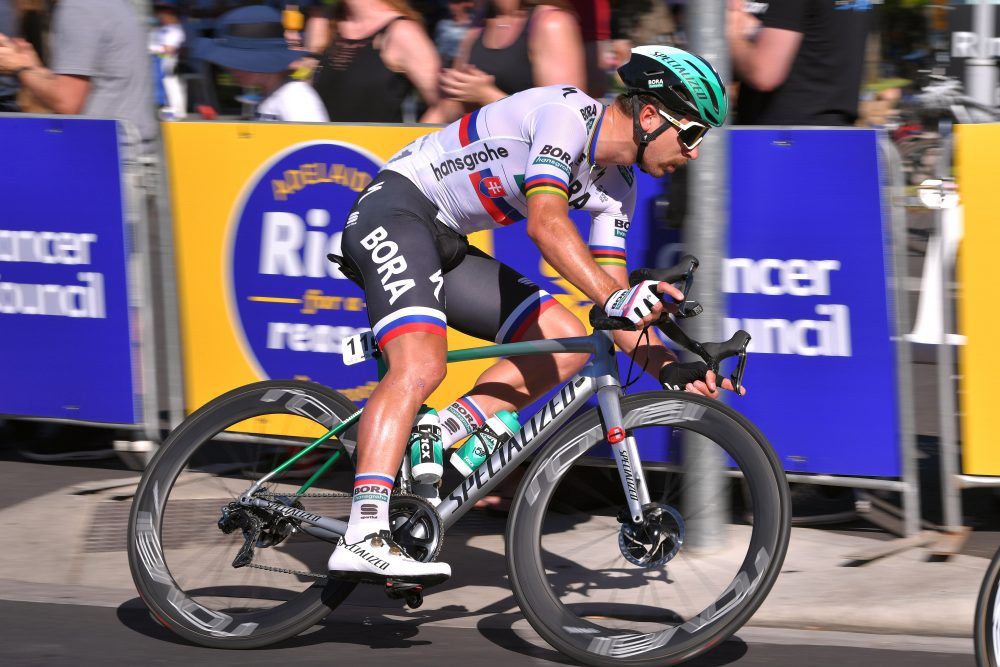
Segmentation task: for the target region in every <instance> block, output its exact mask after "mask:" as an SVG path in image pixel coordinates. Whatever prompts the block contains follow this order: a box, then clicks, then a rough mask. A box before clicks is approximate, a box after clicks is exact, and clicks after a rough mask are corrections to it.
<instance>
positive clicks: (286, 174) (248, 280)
mask: <svg viewBox="0 0 1000 667" xmlns="http://www.w3.org/2000/svg"><path fill="white" fill-rule="evenodd" d="M379 167H380V161H379V160H378V158H376V157H375V156H373V155H370V154H368V153H367V152H366V151H364V150H363V149H361V148H358V147H356V146H352V145H350V144H343V143H337V142H311V143H308V144H300V145H298V146H294V147H292V148H290V149H288V150H287V151H285V152H284V153H281V154H279V155H277V156H276V157H275V158H273V159H272V161H271V162H270V163H269V164H266V165H265V166H264V167H262V168H261V169H260V170H259V171H258V172H257V173H256V174H255V175H254V177H253V178H252V179H251V180H250V182H248V183H247V184H246V187H245V189H244V191H243V196H242V198H241V200H240V201H238V202H237V206H236V209H235V211H234V214H233V218H232V220H231V222H230V229H229V246H228V258H227V259H228V279H229V285H230V289H229V299H230V301H229V311H230V315H231V316H232V317H233V318H234V319H235V320H236V322H234V323H233V326H234V327H235V328H236V330H237V332H238V333H240V334H242V338H243V342H244V348H245V353H246V354H247V356H248V357H249V358H250V360H251V362H252V363H255V364H256V366H257V369H258V372H259V373H260V375H261V376H262V377H267V378H294V377H300V378H308V379H311V380H315V381H317V382H322V383H324V384H327V385H329V386H331V387H333V388H334V389H338V390H340V391H343V392H344V393H345V394H347V395H348V397H349V398H351V399H353V400H355V401H358V402H361V401H363V400H364V399H366V398H367V397H368V394H370V393H371V388H372V387H374V380H375V377H374V373H375V371H374V369H373V368H372V367H371V364H359V365H356V366H344V365H343V362H342V360H341V341H342V340H343V339H344V338H347V337H349V336H352V335H354V334H356V333H359V332H360V331H362V330H364V329H367V328H368V326H369V325H368V317H367V315H366V313H365V309H364V295H363V293H362V292H361V290H360V289H359V288H358V287H357V286H356V285H354V284H353V283H352V282H350V281H349V280H347V279H346V278H344V276H343V275H342V274H341V273H340V271H339V270H338V269H337V268H336V266H334V264H332V263H331V262H330V261H329V260H328V259H327V258H326V256H327V253H330V252H335V253H337V254H340V236H341V230H342V229H343V227H344V222H345V219H346V218H347V216H348V214H349V213H350V210H351V206H352V205H353V204H354V201H355V200H356V199H357V197H358V195H359V194H360V193H361V192H362V191H364V189H365V188H366V187H367V186H368V184H369V183H371V181H372V179H373V178H374V177H375V175H376V174H377V173H378V170H379ZM378 194H379V193H375V194H373V195H372V196H376V197H377V196H378Z"/></svg>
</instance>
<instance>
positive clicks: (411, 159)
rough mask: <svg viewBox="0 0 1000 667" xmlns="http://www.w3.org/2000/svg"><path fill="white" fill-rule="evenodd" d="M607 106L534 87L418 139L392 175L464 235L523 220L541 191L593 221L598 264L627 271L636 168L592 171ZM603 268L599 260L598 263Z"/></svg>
mask: <svg viewBox="0 0 1000 667" xmlns="http://www.w3.org/2000/svg"><path fill="white" fill-rule="evenodd" d="M603 120H604V107H603V106H602V105H601V104H600V103H599V102H597V101H596V100H594V99H593V98H591V97H589V96H588V95H586V94H584V93H582V92H580V91H579V90H577V89H576V88H573V87H571V86H548V87H544V88H529V89H528V90H525V91H522V92H520V93H517V94H515V95H511V96H510V97H505V98H504V99H502V100H499V101H497V102H494V103H493V104H489V105H487V106H485V107H483V108H481V109H477V110H476V111H473V112H472V113H470V114H467V115H466V116H464V117H463V118H462V119H461V120H458V121H455V122H454V123H452V124H451V125H449V126H448V127H446V128H444V129H442V130H439V131H438V132H435V133H433V134H429V135H426V136H424V137H421V138H420V139H417V140H415V141H414V142H412V143H411V144H410V145H408V146H406V147H405V148H403V149H402V150H401V151H399V152H398V153H396V155H395V156H393V157H392V158H391V159H390V160H389V162H388V163H386V166H385V168H386V169H391V170H392V171H396V172H398V173H400V174H402V175H403V176H406V177H407V178H408V179H410V180H411V181H412V182H413V183H414V184H415V185H416V186H417V187H418V188H419V189H420V191H421V192H422V193H423V194H424V195H426V196H427V198H428V199H430V200H431V201H432V202H433V203H434V204H435V205H436V206H437V207H438V215H437V217H438V220H440V221H441V222H443V223H444V224H445V225H447V226H449V227H451V228H452V229H455V230H456V231H458V232H460V233H462V234H470V233H472V232H476V231H479V230H481V229H495V228H497V227H504V226H507V225H509V224H512V223H515V222H519V221H521V220H524V219H525V217H526V216H527V212H528V196H530V195H531V194H533V193H534V192H535V191H539V192H547V193H554V194H558V193H562V194H563V196H565V197H566V198H567V199H568V200H569V206H570V208H572V209H577V210H584V211H587V212H589V213H590V214H591V219H592V222H591V231H590V247H591V251H592V252H593V254H594V255H595V257H600V258H601V261H604V260H607V263H615V264H619V265H624V260H625V233H626V232H627V231H628V227H629V222H630V220H631V217H632V211H633V208H634V207H635V178H634V175H633V173H632V169H631V167H618V166H614V165H611V166H609V167H602V166H599V165H595V164H594V161H593V150H594V146H595V145H596V144H597V138H598V136H599V135H600V132H601V123H602V121H603ZM599 263H601V262H599Z"/></svg>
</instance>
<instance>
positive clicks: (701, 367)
mask: <svg viewBox="0 0 1000 667" xmlns="http://www.w3.org/2000/svg"><path fill="white" fill-rule="evenodd" d="M660 384H661V385H663V388H664V389H671V390H674V391H680V390H682V389H683V390H684V391H689V392H691V393H692V394H701V395H702V396H708V397H709V398H718V397H719V388H720V387H721V388H722V389H726V390H728V391H734V389H733V383H732V381H730V380H729V378H725V379H723V380H722V383H721V384H720V383H718V382H717V381H716V377H715V373H713V372H712V371H711V370H710V369H709V368H708V364H706V363H705V362H704V361H691V362H688V363H683V364H682V363H680V362H674V363H672V364H667V365H666V366H664V367H663V368H661V369H660ZM746 393H747V390H746V388H745V387H740V396H743V395H744V394H746Z"/></svg>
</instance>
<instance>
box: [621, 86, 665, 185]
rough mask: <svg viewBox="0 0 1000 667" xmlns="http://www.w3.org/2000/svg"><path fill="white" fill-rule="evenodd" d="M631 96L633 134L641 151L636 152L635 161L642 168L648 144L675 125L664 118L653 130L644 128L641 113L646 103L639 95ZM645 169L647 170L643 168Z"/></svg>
mask: <svg viewBox="0 0 1000 667" xmlns="http://www.w3.org/2000/svg"><path fill="white" fill-rule="evenodd" d="M630 97H631V100H632V136H633V137H634V138H635V141H636V143H637V144H639V151H638V152H637V153H636V154H635V163H636V164H637V165H639V169H642V156H643V154H644V153H645V152H646V146H648V145H649V144H651V143H652V142H653V141H654V140H655V139H656V138H657V137H658V136H660V135H661V134H663V133H664V132H666V131H667V130H668V129H670V128H671V127H673V126H672V125H671V124H670V123H669V122H668V121H666V120H664V121H663V123H661V124H660V126H659V127H658V128H656V129H655V130H653V131H652V132H646V131H645V130H643V129H642V125H641V124H640V123H639V114H640V112H642V108H643V107H644V106H646V103H644V102H643V101H642V100H641V99H639V96H638V95H635V94H633V95H631V96H630ZM643 171H645V170H644V169H643Z"/></svg>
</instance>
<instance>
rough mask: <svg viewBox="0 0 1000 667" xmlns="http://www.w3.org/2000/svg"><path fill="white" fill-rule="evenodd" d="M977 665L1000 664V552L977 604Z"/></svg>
mask: <svg viewBox="0 0 1000 667" xmlns="http://www.w3.org/2000/svg"><path fill="white" fill-rule="evenodd" d="M974 635H975V640H976V663H977V664H978V665H979V667H997V665H998V664H1000V659H998V654H1000V551H997V553H996V555H995V556H993V561H992V562H991V563H990V566H989V568H988V569H987V570H986V577H985V578H984V579H983V585H982V587H981V588H980V589H979V599H978V601H977V602H976V621H975V628H974Z"/></svg>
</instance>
